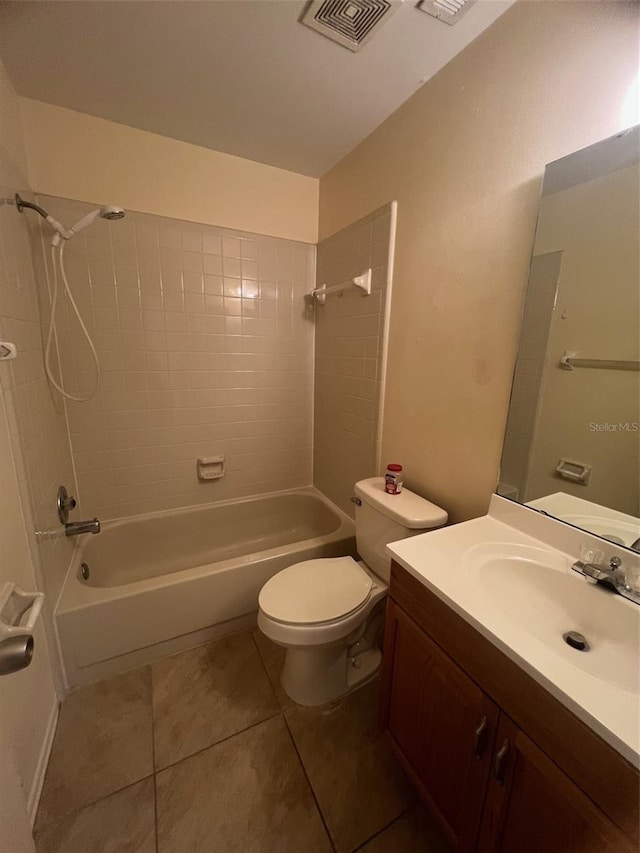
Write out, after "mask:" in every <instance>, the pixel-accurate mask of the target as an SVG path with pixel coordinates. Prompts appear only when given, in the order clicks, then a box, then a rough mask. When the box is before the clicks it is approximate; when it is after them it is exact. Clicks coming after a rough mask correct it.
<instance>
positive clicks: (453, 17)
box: [419, 0, 476, 26]
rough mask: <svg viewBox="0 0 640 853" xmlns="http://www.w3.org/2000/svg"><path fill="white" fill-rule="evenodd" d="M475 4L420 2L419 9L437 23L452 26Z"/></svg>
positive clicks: (448, 0)
mask: <svg viewBox="0 0 640 853" xmlns="http://www.w3.org/2000/svg"><path fill="white" fill-rule="evenodd" d="M475 2H476V0H422V3H420V5H419V9H420V10H421V11H422V12H426V13H427V15H432V16H433V17H434V18H437V19H438V20H439V21H443V23H445V24H449V25H450V26H453V24H457V23H458V21H459V20H460V18H462V17H463V16H464V14H465V12H468V11H469V9H470V8H471V6H473V4H474V3H475Z"/></svg>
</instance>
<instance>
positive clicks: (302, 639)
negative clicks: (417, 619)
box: [258, 477, 447, 705]
mask: <svg viewBox="0 0 640 853" xmlns="http://www.w3.org/2000/svg"><path fill="white" fill-rule="evenodd" d="M354 491H355V495H356V496H355V498H353V499H352V500H353V501H354V503H355V505H356V544H357V550H358V554H359V555H360V556H361V558H362V559H361V560H360V561H359V562H356V560H354V559H353V558H352V557H333V558H329V559H317V560H305V561H304V562H302V563H295V564H294V565H293V566H289V567H288V568H286V569H283V571H281V572H278V574H277V575H274V576H273V577H272V578H271V579H270V580H268V581H267V583H266V584H265V585H264V586H263V587H262V590H261V591H260V595H259V598H258V605H259V608H258V627H259V628H260V630H261V631H262V633H263V634H264V635H265V636H266V637H268V638H269V639H270V640H272V641H273V642H274V643H276V644H277V645H279V646H284V648H285V649H286V656H285V661H284V668H283V671H282V676H281V680H282V686H283V687H284V689H285V691H286V693H287V694H288V695H289V696H290V697H291V698H292V699H293V700H294V702H297V703H298V704H299V705H323V704H325V703H327V702H331V701H332V700H334V699H337V698H338V697H340V696H343V695H345V694H346V693H349V692H350V691H351V690H353V689H354V688H355V687H357V686H358V685H360V684H363V683H364V682H365V681H367V680H368V679H370V678H371V677H372V676H373V675H374V674H375V672H376V671H377V669H378V667H379V666H380V661H381V659H382V655H381V652H380V648H379V646H378V643H377V637H378V635H379V633H380V631H381V628H382V623H383V619H384V600H385V598H386V595H387V590H388V583H389V575H390V565H391V561H390V559H389V557H388V556H387V553H386V550H385V546H386V545H387V543H389V542H394V541H396V540H398V539H406V538H408V537H409V536H415V535H416V534H418V533H424V532H426V531H427V530H433V529H435V528H437V527H442V526H443V525H445V524H446V522H447V513H446V512H445V511H444V510H443V509H441V508H440V507H438V506H436V505H435V504H432V503H431V502H430V501H427V500H425V499H424V498H421V497H420V496H419V495H416V494H415V493H413V492H411V491H409V490H408V489H403V490H402V492H401V493H400V494H399V495H390V494H387V492H385V490H384V477H371V478H369V479H367V480H360V481H359V482H357V483H356V484H355V487H354Z"/></svg>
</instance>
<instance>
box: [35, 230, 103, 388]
mask: <svg viewBox="0 0 640 853" xmlns="http://www.w3.org/2000/svg"><path fill="white" fill-rule="evenodd" d="M64 247H65V243H64V241H63V242H62V243H61V244H60V246H59V249H58V252H57V253H56V244H55V241H54V243H53V244H52V246H51V264H52V268H53V282H52V288H51V314H50V316H49V328H48V330H47V340H46V344H45V350H44V367H45V371H46V373H47V377H48V379H49V382H51V384H52V385H53V387H54V388H55V389H56V391H58V392H59V393H60V394H62V396H63V397H65V398H66V399H67V400H72V401H73V402H74V403H88V402H89V400H93V398H94V397H95V396H96V394H97V393H98V386H99V385H100V362H99V360H98V353H97V352H96V348H95V345H94V343H93V341H92V340H91V335H90V334H89V331H88V329H87V327H86V326H85V323H84V320H83V319H82V315H81V314H80V311H79V309H78V306H77V305H76V301H75V299H74V298H73V294H72V293H71V288H70V287H69V281H68V279H67V273H66V270H65V268H64ZM56 255H57V257H56ZM58 260H59V263H60V274H61V277H62V282H63V284H64V289H65V291H66V294H67V296H68V297H69V302H70V303H71V307H72V308H73V310H74V312H75V315H76V317H77V320H78V323H79V324H80V328H81V329H82V332H83V334H84V336H85V338H86V339H87V343H88V344H89V349H90V350H91V355H92V356H93V360H94V362H95V366H96V381H95V385H94V387H93V390H92V391H91V392H90V393H89V394H88V395H86V396H79V395H76V394H70V393H69V392H68V391H65V389H64V388H63V387H62V385H61V384H59V383H58V382H57V381H56V379H55V377H54V375H53V371H52V370H51V342H52V340H53V330H54V327H55V319H56V307H57V304H58ZM60 371H61V373H62V364H60ZM60 382H62V376H61V378H60Z"/></svg>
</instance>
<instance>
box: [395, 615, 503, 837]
mask: <svg viewBox="0 0 640 853" xmlns="http://www.w3.org/2000/svg"><path fill="white" fill-rule="evenodd" d="M389 606H390V607H391V608H392V609H393V611H392V613H391V614H390V618H389V620H388V623H387V624H388V627H389V628H390V632H391V633H392V637H390V638H389V639H391V643H390V646H391V648H390V649H389V652H390V654H391V655H392V662H391V667H390V673H389V676H388V678H389V681H390V684H389V695H388V710H387V720H386V723H387V727H388V729H389V731H390V733H391V735H392V736H393V739H394V741H395V743H396V746H397V747H398V748H399V750H400V752H401V754H402V756H403V757H404V759H405V761H406V763H408V764H409V766H410V770H411V771H412V774H413V775H414V777H415V778H417V781H418V782H419V790H420V792H421V794H422V795H423V798H424V799H425V800H426V801H427V804H428V805H429V806H430V808H431V809H432V811H433V812H434V813H435V814H436V815H437V816H438V817H439V818H440V820H441V823H442V824H443V827H444V829H445V831H446V833H447V835H448V836H449V838H450V840H451V841H452V842H453V843H454V845H455V846H456V847H457V849H459V850H472V849H473V847H474V844H475V841H476V838H477V834H478V829H479V823H480V815H481V812H482V805H483V801H484V794H485V789H486V784H487V779H488V776H489V768H490V761H491V752H492V746H493V740H494V737H495V732H496V727H497V720H498V709H497V707H496V706H495V705H494V704H493V702H491V700H490V699H489V698H488V697H487V696H486V695H485V694H484V693H483V692H482V690H480V688H479V687H478V686H477V685H476V684H475V682H473V681H472V680H471V679H470V678H469V677H468V676H467V675H465V673H464V672H463V671H462V670H461V669H459V667H457V666H456V665H455V664H454V663H453V662H452V661H451V660H450V659H449V658H448V657H447V656H446V655H445V654H444V653H443V652H442V651H441V650H440V648H439V647H438V646H437V645H436V644H435V643H434V642H433V641H432V640H431V639H430V638H429V637H428V636H427V635H426V634H425V633H424V631H422V630H421V629H420V628H419V627H418V626H417V625H416V624H415V623H414V622H413V620H412V619H410V618H409V617H408V616H407V615H406V614H405V613H404V612H403V611H402V610H400V609H399V608H397V607H396V606H395V605H394V604H393V603H392V602H390V603H389ZM385 642H387V640H386V639H385Z"/></svg>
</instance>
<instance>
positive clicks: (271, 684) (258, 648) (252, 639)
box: [249, 628, 282, 711]
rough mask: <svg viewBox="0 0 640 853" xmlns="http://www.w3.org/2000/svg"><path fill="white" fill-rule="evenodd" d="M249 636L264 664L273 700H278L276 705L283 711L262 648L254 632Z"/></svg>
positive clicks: (259, 658) (263, 667)
mask: <svg viewBox="0 0 640 853" xmlns="http://www.w3.org/2000/svg"><path fill="white" fill-rule="evenodd" d="M255 630H256V631H259V630H260V629H259V628H256V629H255ZM249 636H250V637H251V642H252V643H253V646H254V648H255V650H256V652H257V654H258V660H259V661H260V663H261V664H262V669H263V670H264V674H265V675H266V676H267V681H268V682H269V687H270V688H271V693H272V694H273V698H274V699H275V700H276V705H277V706H278V708H279V709H280V711H282V705H281V704H280V700H279V699H278V694H277V693H276V688H275V685H274V683H273V681H272V680H271V676H270V674H269V670H268V669H267V665H266V663H265V662H264V659H263V657H262V654H261V653H260V646H258V643H257V642H256V638H255V636H254V631H253V630H252V631H249Z"/></svg>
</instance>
